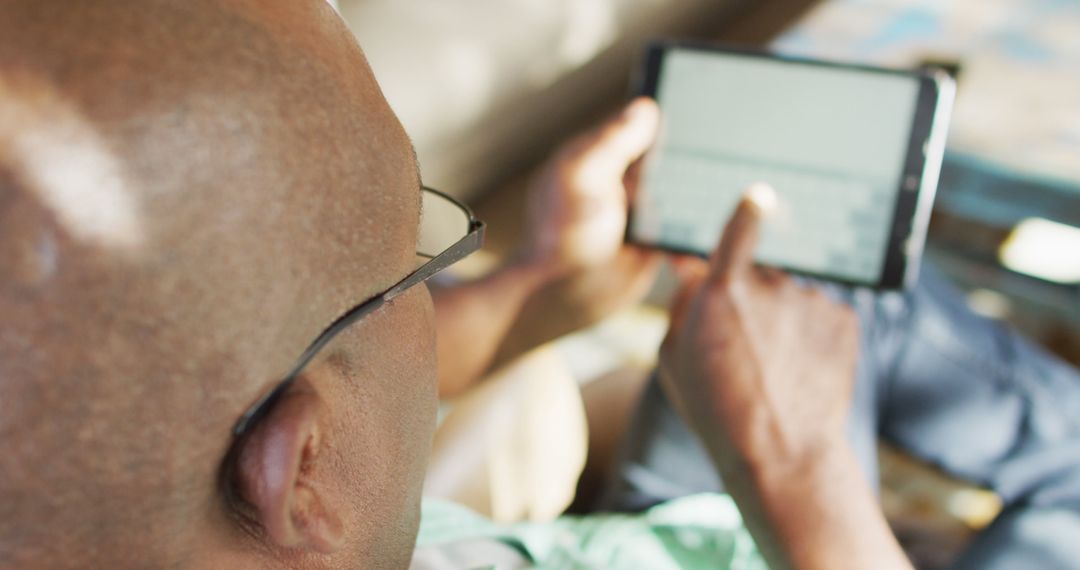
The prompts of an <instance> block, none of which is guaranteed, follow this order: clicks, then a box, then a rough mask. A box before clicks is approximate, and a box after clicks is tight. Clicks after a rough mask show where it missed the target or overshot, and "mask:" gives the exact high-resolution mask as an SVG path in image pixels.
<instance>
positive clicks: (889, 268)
mask: <svg viewBox="0 0 1080 570" xmlns="http://www.w3.org/2000/svg"><path fill="white" fill-rule="evenodd" d="M672 50H691V51H697V52H705V53H718V54H722V55H725V56H736V57H748V58H760V59H768V60H770V61H774V62H777V63H782V64H788V65H801V66H813V67H827V68H839V69H846V70H852V71H861V72H866V73H875V74H887V75H900V76H904V77H911V78H915V79H917V80H918V84H919V90H918V94H917V96H916V106H915V114H914V117H913V119H912V128H911V136H910V138H909V141H908V145H907V154H906V157H905V158H904V168H903V172H902V174H901V177H900V180H898V181H897V184H898V185H899V191H898V192H897V194H896V204H895V207H894V211H893V220H892V224H891V227H890V229H889V238H888V240H887V244H886V251H885V257H884V263H883V264H882V271H881V274H880V275H879V277H878V280H877V281H876V282H867V281H856V280H852V279H850V278H849V277H844V276H838V275H829V274H821V273H814V272H812V271H806V270H801V269H794V268H789V267H783V266H781V267H780V268H781V269H784V270H785V271H789V272H791V273H794V274H799V275H805V276H808V277H814V278H818V279H823V280H828V281H833V282H838V283H842V284H846V285H855V286H866V287H872V288H875V289H902V288H906V287H908V286H910V285H911V284H912V283H914V281H915V279H916V278H917V276H918V270H919V264H920V261H921V258H922V252H923V248H924V244H925V240H926V231H927V226H928V225H929V221H930V213H931V209H932V207H933V202H934V196H935V194H936V191H937V180H938V174H939V172H940V170H941V160H942V157H943V156H944V152H945V135H946V133H947V130H948V123H949V116H950V114H951V109H952V101H953V93H954V83H953V80H952V78H951V77H949V75H948V74H947V73H945V72H944V71H942V70H918V71H906V70H896V69H886V68H880V67H873V66H868V65H860V64H849V63H840V62H834V61H822V60H814V59H807V58H799V57H790V56H783V55H776V54H773V53H769V52H764V51H755V50H750V49H746V48H742V47H731V46H725V45H720V44H707V43H699V42H685V41H663V42H657V43H653V44H650V45H649V47H648V49H647V51H646V56H645V64H644V66H643V67H642V68H641V73H640V74H639V76H638V77H637V78H636V79H635V84H636V85H635V87H634V88H633V92H634V94H635V95H645V96H649V97H653V98H656V94H657V93H658V90H659V81H660V72H661V70H662V68H663V63H664V58H665V57H666V56H667V54H668V53H669V52H670V51H672ZM765 182H767V181H765ZM633 208H634V204H633V203H631V204H630V213H629V218H628V220H627V226H626V241H627V242H629V243H633V244H636V245H641V246H646V247H655V248H659V249H665V250H668V251H674V252H677V253H687V254H692V255H701V254H702V252H699V251H696V250H689V249H685V248H680V247H678V246H677V245H670V244H664V243H660V242H654V243H649V242H644V241H641V240H638V239H637V237H636V235H635V233H634V212H633Z"/></svg>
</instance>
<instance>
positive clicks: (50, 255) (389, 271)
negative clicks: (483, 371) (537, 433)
mask: <svg viewBox="0 0 1080 570" xmlns="http://www.w3.org/2000/svg"><path fill="white" fill-rule="evenodd" d="M418 187H419V181H418V179H417V174H416V170H415V163H414V157H413V155H412V151H411V149H410V145H409V143H408V139H407V138H406V136H405V134H404V132H403V131H402V129H401V126H400V124H399V123H398V122H397V120H396V118H395V117H394V115H393V113H392V112H391V111H390V109H389V108H388V107H387V105H386V103H385V101H384V100H383V97H382V95H381V93H380V91H379V88H378V86H377V84H376V83H375V81H374V79H373V77H372V75H371V72H370V70H369V68H368V67H367V65H366V63H365V61H364V59H363V56H362V54H361V52H360V50H359V48H358V47H357V46H356V44H355V43H354V41H353V40H352V38H351V36H350V34H349V32H348V31H347V30H346V29H345V28H344V26H343V25H342V23H341V21H340V20H339V19H338V17H337V16H336V14H335V13H334V12H333V10H332V9H331V8H330V7H329V6H328V5H327V4H326V2H325V1H324V0H304V1H298V0H291V1H288V2H276V3H269V2H259V1H255V0H250V1H239V0H237V1H232V2H225V1H214V0H188V1H185V2H166V1H148V0H143V1H140V2H129V1H124V0H102V1H94V2H77V3H57V2H39V1H37V0H15V1H12V2H5V3H4V4H3V7H0V315H2V319H0V449H3V450H4V453H3V454H0V567H32V566H48V567H62V566H64V565H65V564H67V565H70V566H77V567H113V568H118V567H127V566H143V567H166V566H168V567H172V566H173V565H177V566H184V565H194V566H219V567H243V566H244V564H245V561H247V562H248V565H249V566H251V567H260V568H262V567H272V566H273V565H274V564H278V563H284V565H288V566H291V567H305V566H312V567H317V566H321V565H328V566H332V565H335V564H336V565H340V566H348V567H358V566H361V565H364V564H365V563H366V564H371V565H387V566H394V565H398V566H400V565H401V564H402V563H403V562H404V561H405V560H406V559H407V557H408V555H409V553H410V552H411V548H412V543H413V539H414V536H415V530H416V522H417V521H416V516H417V514H418V512H417V507H418V504H419V491H420V483H421V480H422V477H423V468H424V463H425V459H426V455H427V450H428V446H429V445H430V435H431V430H432V428H433V421H434V405H435V397H434V394H435V386H434V382H435V379H434V372H435V371H434V361H433V354H434V346H433V339H432V333H431V331H432V327H431V322H430V321H431V305H430V299H429V298H428V296H427V293H426V291H424V290H423V288H422V287H421V288H416V289H414V290H411V291H410V292H409V293H407V294H405V295H403V296H401V297H399V298H398V299H397V300H395V301H394V302H392V303H390V304H389V305H387V306H384V307H383V308H381V309H380V310H379V311H377V312H376V313H374V314H372V315H370V316H368V317H367V318H365V319H364V320H363V321H361V322H358V323H357V324H355V325H354V326H353V327H352V328H351V329H349V330H348V331H346V332H345V333H343V334H342V335H341V336H339V337H338V338H337V339H336V340H335V341H333V343H332V344H331V345H330V346H328V347H327V348H326V349H324V350H323V351H322V352H321V353H320V356H319V357H318V358H317V359H316V360H315V361H314V362H312V363H311V364H310V365H309V366H308V367H307V368H306V371H305V372H304V374H302V375H301V377H300V378H299V379H298V380H297V381H296V382H295V383H294V385H293V386H292V387H291V388H290V390H289V392H288V393H287V394H286V395H285V396H284V397H283V398H282V399H281V400H279V401H278V402H277V403H276V404H275V405H274V406H273V408H272V409H271V410H270V413H269V414H268V415H266V416H265V417H263V418H262V419H261V420H260V421H259V422H258V423H257V424H256V425H254V426H253V427H252V429H251V431H250V432H249V433H248V435H247V436H246V437H244V438H242V439H241V440H239V441H235V442H234V441H233V439H232V437H231V428H232V426H233V424H234V422H236V420H237V418H238V417H239V415H240V414H241V413H242V412H243V411H244V410H245V409H246V408H247V407H248V406H249V405H250V404H251V403H252V402H253V401H255V400H257V399H258V398H259V397H260V396H262V395H264V394H265V393H266V392H267V391H269V390H270V389H272V387H273V386H274V385H275V384H276V383H277V381H278V380H280V379H281V377H282V376H283V375H285V374H286V373H287V372H288V371H289V369H290V367H291V366H292V364H293V363H294V361H295V359H296V358H297V357H298V356H299V355H300V354H301V353H302V352H303V350H304V349H305V348H306V346H307V344H308V343H309V342H311V340H312V339H314V338H315V337H316V336H317V335H318V333H319V332H321V331H322V330H323V329H324V328H325V327H326V326H327V325H329V324H330V323H331V322H333V321H334V319H336V318H337V317H338V316H340V315H341V314H342V313H344V312H346V311H347V310H348V309H350V308H351V307H353V306H355V305H356V304H358V303H359V302H361V301H363V300H365V299H366V298H368V297H370V296H371V295H373V294H375V293H378V292H380V291H381V290H383V289H385V288H386V287H388V286H389V285H392V284H393V283H394V282H396V281H397V280H398V279H400V278H401V277H403V276H404V275H405V274H406V273H408V271H409V270H411V269H412V267H413V263H414V257H413V253H414V252H413V248H414V245H415V242H416V231H417V222H418V215H419V214H418V210H419V197H418V192H419V190H418ZM234 446H235V447H234ZM230 450H231V453H230ZM226 457H231V458H233V460H234V461H235V464H234V465H232V466H226V465H223V461H225V460H226ZM226 467H229V468H228V469H225V468H226ZM222 472H228V473H231V474H232V476H231V477H229V478H228V480H225V481H222V480H221V477H220V475H221V473H222ZM230 486H231V489H232V491H233V492H234V494H235V496H236V497H238V498H239V501H238V503H236V504H234V503H231V502H230V501H227V500H226V496H228V495H229V494H230V493H229V492H227V491H226V489H227V488H228V487H230ZM211 558H213V559H214V560H213V561H211V560H210V559H211Z"/></svg>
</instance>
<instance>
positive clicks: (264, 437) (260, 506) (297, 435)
mask: <svg viewBox="0 0 1080 570" xmlns="http://www.w3.org/2000/svg"><path fill="white" fill-rule="evenodd" d="M320 408H321V406H320V402H319V397H318V395H317V394H316V393H315V391H314V389H313V388H312V387H311V385H310V384H309V383H307V382H306V381H305V380H304V379H303V378H298V379H297V380H296V382H295V384H293V385H292V386H290V387H289V389H288V390H287V391H286V392H285V393H284V394H282V396H281V398H280V399H279V400H278V401H277V402H276V403H275V404H274V406H273V408H272V409H271V410H270V412H269V413H268V414H267V415H266V416H264V417H263V418H262V420H261V421H259V422H258V423H257V424H256V425H255V426H253V429H252V431H251V432H250V433H248V434H247V436H246V437H245V438H244V439H243V440H241V441H239V442H238V444H239V445H240V449H239V450H238V451H237V455H236V457H237V460H236V461H237V462H236V466H235V469H236V471H235V484H236V485H237V487H238V490H239V492H240V496H241V497H242V498H243V499H244V501H245V502H247V503H248V504H249V505H250V506H251V507H252V510H253V514H254V516H255V517H256V519H257V520H258V522H259V523H260V524H261V525H262V526H263V528H264V529H265V530H266V534H267V535H268V537H269V538H270V540H272V541H273V542H274V543H275V544H277V545H278V546H280V547H283V548H299V549H303V550H312V551H316V552H320V553H324V554H329V553H332V552H334V551H336V550H338V549H339V548H341V546H342V545H343V543H344V532H343V529H342V522H341V517H340V515H339V512H338V510H337V508H338V504H339V502H337V501H334V500H332V498H331V497H329V496H327V495H326V494H325V492H324V490H323V489H325V481H322V483H323V485H318V484H316V480H315V479H314V478H315V477H316V475H317V474H318V473H319V472H320V470H319V469H317V468H316V467H317V463H318V456H319V451H320V447H321V443H322V440H321V434H320V431H319V430H320V428H319V425H320V422H319V419H320V418H319V413H320ZM324 474H325V473H324Z"/></svg>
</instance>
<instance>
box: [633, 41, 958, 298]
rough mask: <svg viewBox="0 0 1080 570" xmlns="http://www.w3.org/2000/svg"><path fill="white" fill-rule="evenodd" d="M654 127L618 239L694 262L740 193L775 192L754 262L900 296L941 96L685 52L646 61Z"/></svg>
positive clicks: (926, 200)
mask: <svg viewBox="0 0 1080 570" xmlns="http://www.w3.org/2000/svg"><path fill="white" fill-rule="evenodd" d="M643 79H644V80H643V82H642V85H641V89H640V91H641V92H642V93H643V94H645V95H648V96H651V97H653V98H655V99H656V100H657V102H658V104H659V105H660V108H661V111H662V114H663V123H662V125H661V131H660V136H659V138H658V140H657V142H656V144H655V146H654V147H653V149H652V150H651V151H650V153H649V155H648V156H647V157H646V159H645V163H644V165H643V171H642V178H641V185H640V188H639V189H638V192H637V194H636V196H635V198H634V203H633V204H632V206H631V214H630V220H629V226H628V229H627V239H628V241H630V242H633V243H638V244H641V245H648V246H654V247H660V248H664V249H669V250H674V251H680V252H687V253H696V254H707V253H708V252H709V251H710V250H711V249H712V247H713V245H714V244H715V243H716V240H717V238H718V236H719V234H720V232H721V230H722V228H723V224H724V222H725V221H726V220H727V218H728V216H729V215H730V214H731V211H732V210H733V209H734V207H735V204H736V203H737V202H738V200H739V198H740V196H741V195H742V192H743V190H744V189H745V188H746V187H747V186H750V185H751V184H753V183H756V182H764V183H767V184H769V185H770V186H772V187H773V188H774V189H775V192H776V194H775V195H776V204H775V207H774V208H772V212H771V214H770V216H769V218H768V219H767V220H766V222H765V225H764V228H763V234H762V240H761V244H760V246H759V247H758V249H757V253H756V260H757V261H758V262H759V263H762V264H766V265H772V266H776V267H780V268H782V269H785V270H788V271H791V272H794V273H801V274H806V275H813V276H817V277H821V278H825V279H829V280H834V281H840V282H845V283H852V284H858V285H867V286H872V287H877V288H883V289H895V288H902V287H904V286H905V285H906V284H908V283H910V282H911V281H912V280H913V279H914V277H915V275H916V273H917V270H918V264H919V259H920V257H921V254H922V246H923V242H924V239H925V235H926V225H927V222H928V221H929V216H930V207H931V206H932V203H933V197H934V193H935V190H936V186H937V175H938V172H939V170H940V165H941V158H942V154H943V152H944V139H945V134H946V131H947V125H948V116H949V110H950V108H951V104H952V99H953V91H954V86H953V83H952V80H951V79H950V78H949V77H948V76H947V75H946V74H944V73H943V72H941V73H936V72H901V71H893V70H885V69H878V68H870V67H861V66H850V65H839V64H831V63H824V62H817V61H808V60H793V59H784V58H778V57H774V56H769V55H763V54H756V53H746V52H736V51H730V50H721V49H718V48H713V47H702V46H695V45H688V44H658V45H655V46H653V47H652V48H650V50H649V52H648V57H647V61H646V67H645V73H644V78H643Z"/></svg>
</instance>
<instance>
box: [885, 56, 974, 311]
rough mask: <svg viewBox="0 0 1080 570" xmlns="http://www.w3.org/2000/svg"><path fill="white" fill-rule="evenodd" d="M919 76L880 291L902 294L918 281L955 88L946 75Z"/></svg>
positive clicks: (939, 71)
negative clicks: (912, 118) (909, 135)
mask: <svg viewBox="0 0 1080 570" xmlns="http://www.w3.org/2000/svg"><path fill="white" fill-rule="evenodd" d="M921 75H922V76H921V77H920V82H919V96H918V103H917V106H916V111H915V113H916V114H915V120H914V122H913V123H912V133H911V141H910V144H909V148H908V156H907V159H906V161H905V166H904V172H903V174H902V175H901V178H900V181H899V185H900V191H899V192H898V193H897V197H896V206H895V212H894V214H893V227H892V229H891V230H890V232H891V233H890V235H889V241H888V249H887V250H886V252H885V263H884V266H883V268H882V273H881V279H880V284H879V288H881V289H903V288H907V287H909V286H911V285H913V284H914V283H915V281H916V280H917V279H918V276H919V269H920V266H921V263H922V253H923V249H924V248H925V245H926V233H927V230H928V229H929V225H930V215H931V212H932V210H933V207H934V198H935V196H936V195H937V185H938V177H939V175H940V173H941V163H942V160H943V158H944V156H945V138H946V136H947V135H948V130H949V122H950V118H951V116H952V104H953V100H954V98H955V94H956V84H955V82H954V81H953V79H952V78H951V77H950V76H949V75H948V73H946V72H945V71H942V70H934V71H926V72H924V73H923V74H921Z"/></svg>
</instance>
